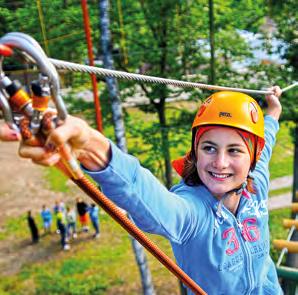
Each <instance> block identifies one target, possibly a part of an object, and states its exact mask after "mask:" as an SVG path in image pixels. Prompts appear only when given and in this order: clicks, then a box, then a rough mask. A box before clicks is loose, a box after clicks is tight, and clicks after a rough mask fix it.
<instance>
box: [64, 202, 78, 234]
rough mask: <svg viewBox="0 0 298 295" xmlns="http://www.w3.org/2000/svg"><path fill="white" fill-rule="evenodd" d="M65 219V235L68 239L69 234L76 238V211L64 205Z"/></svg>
mask: <svg viewBox="0 0 298 295" xmlns="http://www.w3.org/2000/svg"><path fill="white" fill-rule="evenodd" d="M66 221H67V237H68V239H70V238H71V236H72V237H73V238H74V239H76V238H77V226H76V223H77V222H76V212H75V210H74V209H73V208H70V207H69V206H67V207H66Z"/></svg>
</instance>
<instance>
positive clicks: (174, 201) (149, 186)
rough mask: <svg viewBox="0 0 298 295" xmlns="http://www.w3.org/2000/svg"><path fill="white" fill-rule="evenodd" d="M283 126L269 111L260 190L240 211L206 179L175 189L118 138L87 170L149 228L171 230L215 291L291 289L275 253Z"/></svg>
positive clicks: (175, 245)
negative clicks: (271, 204) (278, 146)
mask: <svg viewBox="0 0 298 295" xmlns="http://www.w3.org/2000/svg"><path fill="white" fill-rule="evenodd" d="M278 128H279V125H278V122H277V121H275V120H274V119H273V118H272V117H270V116H266V117H265V140H266V144H265V148H264V150H263V152H262V156H261V158H260V160H259V161H258V162H257V165H256V168H255V170H254V173H253V176H254V179H255V180H254V183H255V186H256V190H257V193H256V194H250V193H248V192H247V191H246V190H244V191H243V193H242V195H241V198H240V203H239V207H238V210H237V213H236V216H235V215H234V214H232V213H231V212H230V211H229V210H228V209H227V208H226V207H225V206H224V205H223V204H222V202H219V201H218V200H217V199H216V198H214V197H213V196H212V195H211V193H210V192H209V191H208V189H207V188H206V187H205V186H204V185H198V186H188V185H186V184H185V183H184V181H183V180H181V181H180V183H179V184H177V185H175V186H174V187H173V188H172V189H171V190H170V191H168V190H167V189H166V188H165V187H164V186H163V185H162V184H161V183H160V182H159V180H158V179H156V178H155V177H154V176H153V175H152V174H151V173H150V171H148V170H147V169H145V168H143V167H142V166H141V165H140V164H139V161H138V160H137V159H136V158H134V157H132V156H130V155H127V154H124V153H123V152H121V151H120V150H119V149H118V148H117V147H116V146H115V145H114V144H113V143H111V151H112V158H111V161H110V163H109V165H108V166H107V167H106V168H105V169H104V170H101V171H98V172H90V171H87V173H88V174H89V175H90V176H91V177H92V178H93V179H94V180H95V181H96V182H97V183H98V184H100V186H101V187H102V190H103V192H104V193H105V194H106V195H107V196H108V197H109V198H110V199H111V200H113V201H114V202H115V203H116V204H117V205H118V206H119V207H121V208H123V209H125V210H126V211H128V212H129V213H130V214H131V216H132V217H133V219H134V221H135V223H136V224H137V226H139V227H140V228H141V229H142V230H143V231H146V232H149V233H154V234H159V235H162V236H164V237H166V238H167V239H168V240H169V241H170V242H171V245H172V249H173V252H174V255H175V258H176V261H177V264H178V265H179V266H180V267H181V268H182V269H183V270H184V271H185V272H186V273H187V274H188V275H189V276H190V277H191V278H192V279H193V280H194V281H195V282H196V283H197V284H199V285H200V286H201V287H202V288H203V289H204V291H205V292H207V293H208V294H215V295H235V294H239V295H240V294H246V295H248V294H255V295H265V294H266V295H273V294H283V292H282V290H281V288H280V286H279V283H278V278H277V273H276V270H275V266H274V263H273V261H272V259H271V258H270V256H269V250H270V239H269V227H268V209H267V198H268V189H269V171H268V163H269V160H270V157H271V153H272V147H273V146H274V143H275V135H276V133H277V131H278ZM188 294H193V293H192V292H191V291H190V290H188Z"/></svg>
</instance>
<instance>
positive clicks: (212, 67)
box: [209, 0, 215, 84]
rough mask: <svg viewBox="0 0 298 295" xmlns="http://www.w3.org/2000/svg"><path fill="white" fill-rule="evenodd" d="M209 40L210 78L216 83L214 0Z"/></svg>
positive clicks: (211, 10)
mask: <svg viewBox="0 0 298 295" xmlns="http://www.w3.org/2000/svg"><path fill="white" fill-rule="evenodd" d="M209 42H210V78H209V82H210V83H211V84H215V56H214V51H215V50H214V12H213V0H209Z"/></svg>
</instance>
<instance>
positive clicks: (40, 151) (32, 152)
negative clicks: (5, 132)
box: [19, 142, 60, 166]
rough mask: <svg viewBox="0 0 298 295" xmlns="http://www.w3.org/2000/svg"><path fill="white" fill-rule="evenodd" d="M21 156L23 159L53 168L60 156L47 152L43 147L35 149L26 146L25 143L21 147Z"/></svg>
mask: <svg viewBox="0 0 298 295" xmlns="http://www.w3.org/2000/svg"><path fill="white" fill-rule="evenodd" d="M19 155H20V156H21V157H22V158H27V159H32V161H34V162H35V163H40V164H42V165H47V166H51V165H53V163H55V162H56V161H57V159H58V160H59V158H60V156H59V155H58V154H57V153H52V152H48V151H46V150H45V149H44V148H43V147H33V146H29V145H26V144H24V143H23V142H22V143H21V144H20V147H19Z"/></svg>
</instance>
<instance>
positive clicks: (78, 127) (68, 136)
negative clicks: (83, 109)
mask: <svg viewBox="0 0 298 295" xmlns="http://www.w3.org/2000/svg"><path fill="white" fill-rule="evenodd" d="M88 130H89V126H88V125H87V123H86V122H85V121H83V120H81V119H78V118H74V117H71V116H68V117H67V119H66V120H65V122H64V123H63V124H62V125H60V126H59V127H57V128H56V129H55V130H53V131H52V132H51V133H50V135H49V136H48V139H47V141H46V144H45V146H46V148H47V149H48V150H50V151H53V150H55V149H56V148H57V147H59V146H61V145H63V144H65V143H67V142H69V143H70V144H71V145H72V146H74V147H75V148H80V147H82V146H83V145H84V143H85V142H86V141H87V140H88V137H89V131H88Z"/></svg>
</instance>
